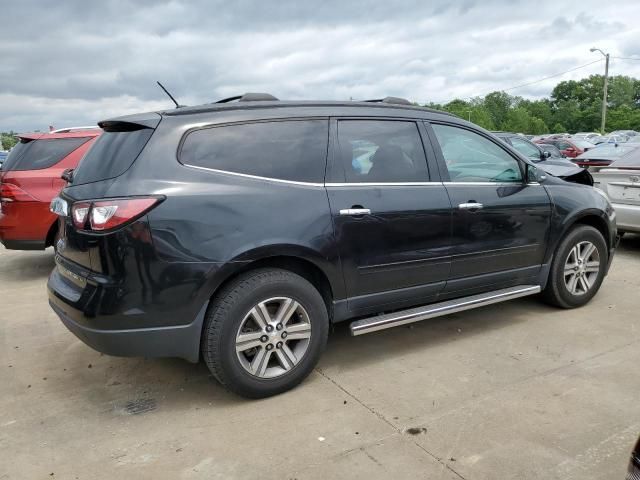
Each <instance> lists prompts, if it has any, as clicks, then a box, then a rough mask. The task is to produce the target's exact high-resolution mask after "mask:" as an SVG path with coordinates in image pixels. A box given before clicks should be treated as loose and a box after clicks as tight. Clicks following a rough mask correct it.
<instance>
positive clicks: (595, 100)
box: [429, 75, 640, 135]
mask: <svg viewBox="0 0 640 480" xmlns="http://www.w3.org/2000/svg"><path fill="white" fill-rule="evenodd" d="M603 87H604V77H603V76H602V75H591V76H589V77H587V78H583V79H582V80H577V81H576V80H569V81H564V82H560V83H558V84H557V85H556V86H555V88H554V89H553V91H552V92H551V96H550V98H548V99H547V98H545V99H542V100H527V99H524V98H521V97H517V96H512V95H509V94H507V93H505V92H492V93H490V94H488V95H487V96H486V97H484V98H474V99H471V100H460V99H456V100H453V101H451V102H449V103H447V104H446V105H437V104H430V105H429V106H430V107H431V108H436V109H440V110H445V111H447V112H450V113H453V114H455V115H458V116H459V117H460V118H464V119H465V120H469V119H471V121H472V122H473V123H476V124H478V125H480V126H481V127H484V128H486V129H488V130H498V129H499V130H506V131H510V132H517V133H526V134H533V135H537V134H542V133H561V132H570V133H575V132H579V131H580V132H595V131H599V130H600V121H601V114H602V90H603ZM550 125H553V128H552V129H551V132H549V126H550ZM629 129H631V130H640V80H638V79H635V78H632V77H626V76H623V75H619V76H615V77H611V78H609V86H608V96H607V124H606V130H607V131H613V130H629Z"/></svg>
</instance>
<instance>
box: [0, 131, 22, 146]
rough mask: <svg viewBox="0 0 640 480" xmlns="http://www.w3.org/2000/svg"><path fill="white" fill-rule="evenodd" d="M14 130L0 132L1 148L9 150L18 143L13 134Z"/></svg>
mask: <svg viewBox="0 0 640 480" xmlns="http://www.w3.org/2000/svg"><path fill="white" fill-rule="evenodd" d="M15 135H16V134H15V132H13V131H11V132H2V133H1V134H0V140H1V142H2V150H11V149H12V148H13V146H14V145H15V144H16V143H18V138H17V137H16V136H15Z"/></svg>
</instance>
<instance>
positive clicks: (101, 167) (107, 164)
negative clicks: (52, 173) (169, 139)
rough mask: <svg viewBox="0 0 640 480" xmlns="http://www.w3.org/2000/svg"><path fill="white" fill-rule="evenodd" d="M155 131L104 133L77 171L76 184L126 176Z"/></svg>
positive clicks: (147, 129)
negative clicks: (124, 174) (126, 172)
mask: <svg viewBox="0 0 640 480" xmlns="http://www.w3.org/2000/svg"><path fill="white" fill-rule="evenodd" d="M152 133H153V130H152V129H150V128H142V129H140V130H133V131H126V132H104V133H103V134H102V135H100V137H99V138H98V140H96V142H95V143H94V144H93V145H92V146H91V148H90V149H89V151H88V152H87V153H86V154H85V156H84V158H83V159H82V160H81V161H80V165H78V168H76V170H75V171H74V172H73V184H74V185H79V184H82V183H91V182H97V181H100V180H106V179H108V178H115V177H117V176H119V175H122V174H123V173H124V172H125V171H127V169H128V168H129V167H130V166H131V165H132V164H133V162H134V160H135V159H136V158H137V157H138V155H140V152H141V151H142V149H143V148H144V146H145V145H146V144H147V141H148V140H149V138H151V134H152Z"/></svg>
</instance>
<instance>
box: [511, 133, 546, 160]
mask: <svg viewBox="0 0 640 480" xmlns="http://www.w3.org/2000/svg"><path fill="white" fill-rule="evenodd" d="M511 145H513V148H515V149H516V150H517V151H519V152H520V153H521V154H523V155H524V156H525V157H527V158H530V159H531V160H534V161H536V162H537V161H539V160H540V150H538V149H537V148H536V147H535V146H534V145H532V144H531V143H529V142H527V141H526V140H521V139H520V138H511Z"/></svg>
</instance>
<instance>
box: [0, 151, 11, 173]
mask: <svg viewBox="0 0 640 480" xmlns="http://www.w3.org/2000/svg"><path fill="white" fill-rule="evenodd" d="M8 156H9V152H7V151H5V150H0V170H2V164H3V163H4V161H5V160H6V159H7V157H8Z"/></svg>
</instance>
